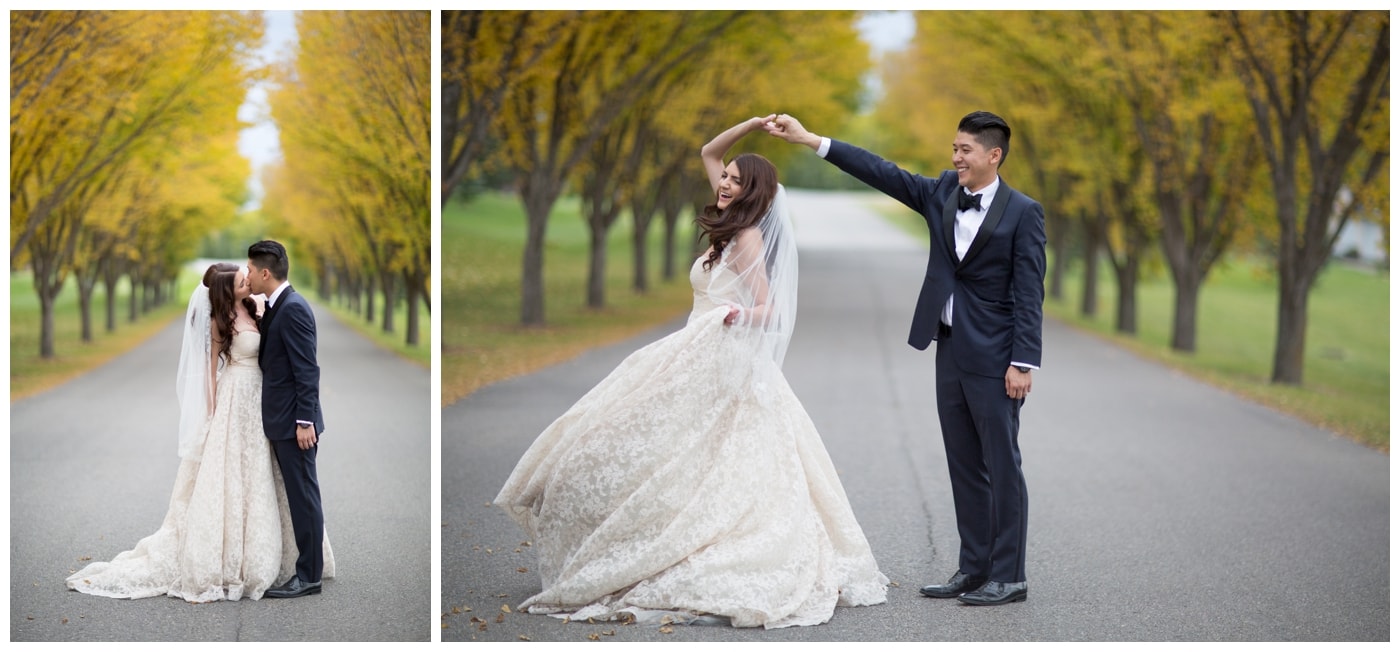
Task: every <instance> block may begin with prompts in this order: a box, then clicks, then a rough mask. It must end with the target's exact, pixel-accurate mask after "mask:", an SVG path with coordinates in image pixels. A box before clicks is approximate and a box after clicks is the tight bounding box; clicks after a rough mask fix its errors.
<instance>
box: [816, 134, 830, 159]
mask: <svg viewBox="0 0 1400 652" xmlns="http://www.w3.org/2000/svg"><path fill="white" fill-rule="evenodd" d="M830 150H831V139H830V138H827V137H826V136H822V144H821V146H819V147H817V156H820V157H822V158H826V153H827V152H828V151H830Z"/></svg>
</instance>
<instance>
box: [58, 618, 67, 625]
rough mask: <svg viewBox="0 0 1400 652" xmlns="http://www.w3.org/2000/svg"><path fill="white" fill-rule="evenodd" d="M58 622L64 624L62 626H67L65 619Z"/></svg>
mask: <svg viewBox="0 0 1400 652" xmlns="http://www.w3.org/2000/svg"><path fill="white" fill-rule="evenodd" d="M59 622H60V623H62V624H64V625H67V624H68V619H67V618H64V619H63V620H60V621H59Z"/></svg>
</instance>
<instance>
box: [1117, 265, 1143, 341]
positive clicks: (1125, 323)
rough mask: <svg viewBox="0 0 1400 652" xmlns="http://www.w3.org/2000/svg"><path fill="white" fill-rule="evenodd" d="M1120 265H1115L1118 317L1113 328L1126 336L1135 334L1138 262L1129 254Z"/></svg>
mask: <svg viewBox="0 0 1400 652" xmlns="http://www.w3.org/2000/svg"><path fill="white" fill-rule="evenodd" d="M1125 258H1126V260H1124V262H1123V264H1122V265H1115V266H1114V272H1115V274H1116V276H1117V278H1118V317H1117V320H1116V322H1115V326H1114V327H1115V328H1116V329H1117V330H1118V332H1119V333H1123V334H1126V335H1136V334H1137V280H1138V266H1139V265H1140V262H1139V260H1138V256H1137V255H1136V254H1135V253H1132V252H1130V253H1129V254H1128V255H1127V256H1126V257H1125Z"/></svg>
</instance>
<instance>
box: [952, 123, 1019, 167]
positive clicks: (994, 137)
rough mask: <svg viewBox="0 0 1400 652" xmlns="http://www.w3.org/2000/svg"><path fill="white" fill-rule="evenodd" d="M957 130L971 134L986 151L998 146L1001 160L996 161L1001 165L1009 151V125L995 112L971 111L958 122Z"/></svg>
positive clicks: (998, 165)
mask: <svg viewBox="0 0 1400 652" xmlns="http://www.w3.org/2000/svg"><path fill="white" fill-rule="evenodd" d="M958 131H960V132H962V133H965V134H972V137H973V138H976V139H977V142H979V143H981V144H982V146H983V147H985V148H987V150H988V151H990V150H993V149H996V148H998V147H1000V148H1001V160H1000V161H997V167H1001V164H1002V163H1005V162H1006V155H1007V154H1010V153H1011V127H1010V125H1007V124H1006V121H1005V120H1002V119H1001V116H999V115H997V114H995V113H989V112H987V111H973V112H972V113H969V114H967V115H965V116H963V119H962V120H961V121H959V122H958Z"/></svg>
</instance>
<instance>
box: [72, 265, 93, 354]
mask: <svg viewBox="0 0 1400 652" xmlns="http://www.w3.org/2000/svg"><path fill="white" fill-rule="evenodd" d="M77 277H78V310H79V312H80V313H81V315H82V322H83V341H84V342H91V341H92V291H93V289H94V288H96V287H97V274H87V275H83V274H78V275H77Z"/></svg>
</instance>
